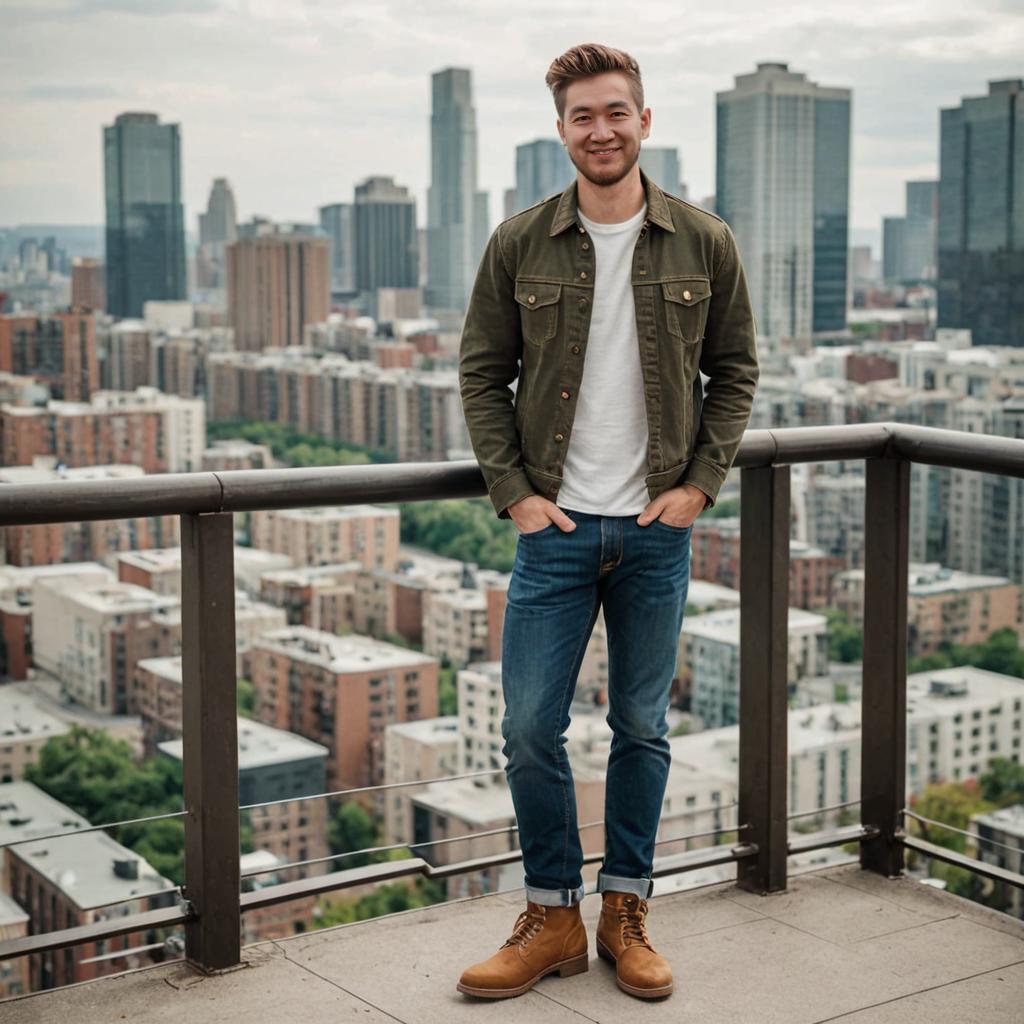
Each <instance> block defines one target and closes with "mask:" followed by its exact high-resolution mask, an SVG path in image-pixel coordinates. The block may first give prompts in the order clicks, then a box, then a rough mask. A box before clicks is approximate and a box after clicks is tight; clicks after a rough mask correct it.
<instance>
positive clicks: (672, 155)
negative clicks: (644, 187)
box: [640, 146, 683, 196]
mask: <svg viewBox="0 0 1024 1024" xmlns="http://www.w3.org/2000/svg"><path fill="white" fill-rule="evenodd" d="M640 168H641V169H642V170H643V172H644V174H646V175H647V176H648V177H649V178H650V179H651V180H652V181H653V182H654V184H655V185H657V186H658V188H661V189H664V190H665V191H666V192H671V193H672V194H673V195H675V196H677V195H679V194H680V188H679V186H680V183H681V182H682V180H683V175H682V170H681V168H680V165H679V150H678V149H676V148H675V146H641V147H640Z"/></svg>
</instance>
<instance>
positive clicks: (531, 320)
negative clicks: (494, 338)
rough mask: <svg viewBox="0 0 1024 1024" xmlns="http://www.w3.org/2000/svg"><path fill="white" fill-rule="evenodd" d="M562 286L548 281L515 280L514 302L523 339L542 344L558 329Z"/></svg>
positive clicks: (533, 343) (532, 343) (534, 343)
mask: <svg viewBox="0 0 1024 1024" xmlns="http://www.w3.org/2000/svg"><path fill="white" fill-rule="evenodd" d="M561 297H562V286H561V285H560V284H551V283H550V282H549V281H516V302H517V303H518V304H519V321H520V323H521V325H522V329H523V340H524V341H528V342H529V343H530V344H531V345H543V344H544V343H545V342H546V341H550V340H551V339H552V338H553V337H554V336H555V332H556V331H557V330H558V306H559V299H561Z"/></svg>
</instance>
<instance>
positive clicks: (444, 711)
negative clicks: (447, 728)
mask: <svg viewBox="0 0 1024 1024" xmlns="http://www.w3.org/2000/svg"><path fill="white" fill-rule="evenodd" d="M437 713H438V714H439V715H457V714H458V713H459V689H458V685H457V684H456V682H455V669H454V668H453V667H451V666H443V667H441V668H440V669H438V675H437Z"/></svg>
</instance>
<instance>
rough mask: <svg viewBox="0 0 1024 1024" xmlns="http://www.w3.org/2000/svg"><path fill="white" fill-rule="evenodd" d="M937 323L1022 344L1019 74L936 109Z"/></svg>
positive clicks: (1023, 147) (1023, 144) (1022, 105)
mask: <svg viewBox="0 0 1024 1024" xmlns="http://www.w3.org/2000/svg"><path fill="white" fill-rule="evenodd" d="M938 303H939V309H938V326H939V327H969V328H970V329H971V331H972V338H973V341H974V344H975V345H1024V79H1020V78H1010V79H1005V80H1002V81H990V82H989V83H988V95H987V96H969V97H965V98H964V100H963V102H962V103H961V104H960V106H959V107H950V108H946V109H943V110H942V111H941V112H940V122H939V280H938Z"/></svg>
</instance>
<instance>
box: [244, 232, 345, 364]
mask: <svg viewBox="0 0 1024 1024" xmlns="http://www.w3.org/2000/svg"><path fill="white" fill-rule="evenodd" d="M227 269H228V275H227V280H228V319H229V321H230V323H231V324H232V326H233V327H234V328H235V348H237V349H238V350H240V351H243V352H244V351H254V352H259V351H260V350H262V349H264V348H281V347H282V346H287V345H301V344H302V332H303V329H304V328H305V326H306V325H307V324H315V323H321V322H322V321H324V320H326V319H327V313H328V311H329V309H330V252H329V248H328V242H327V239H326V238H324V237H322V236H319V237H318V236H314V235H310V234H306V233H304V232H286V231H283V230H282V231H277V230H273V229H271V230H266V231H265V232H263V233H256V234H252V235H245V236H242V237H239V238H238V240H237V241H236V242H234V243H233V244H231V245H229V246H228V247H227Z"/></svg>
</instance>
